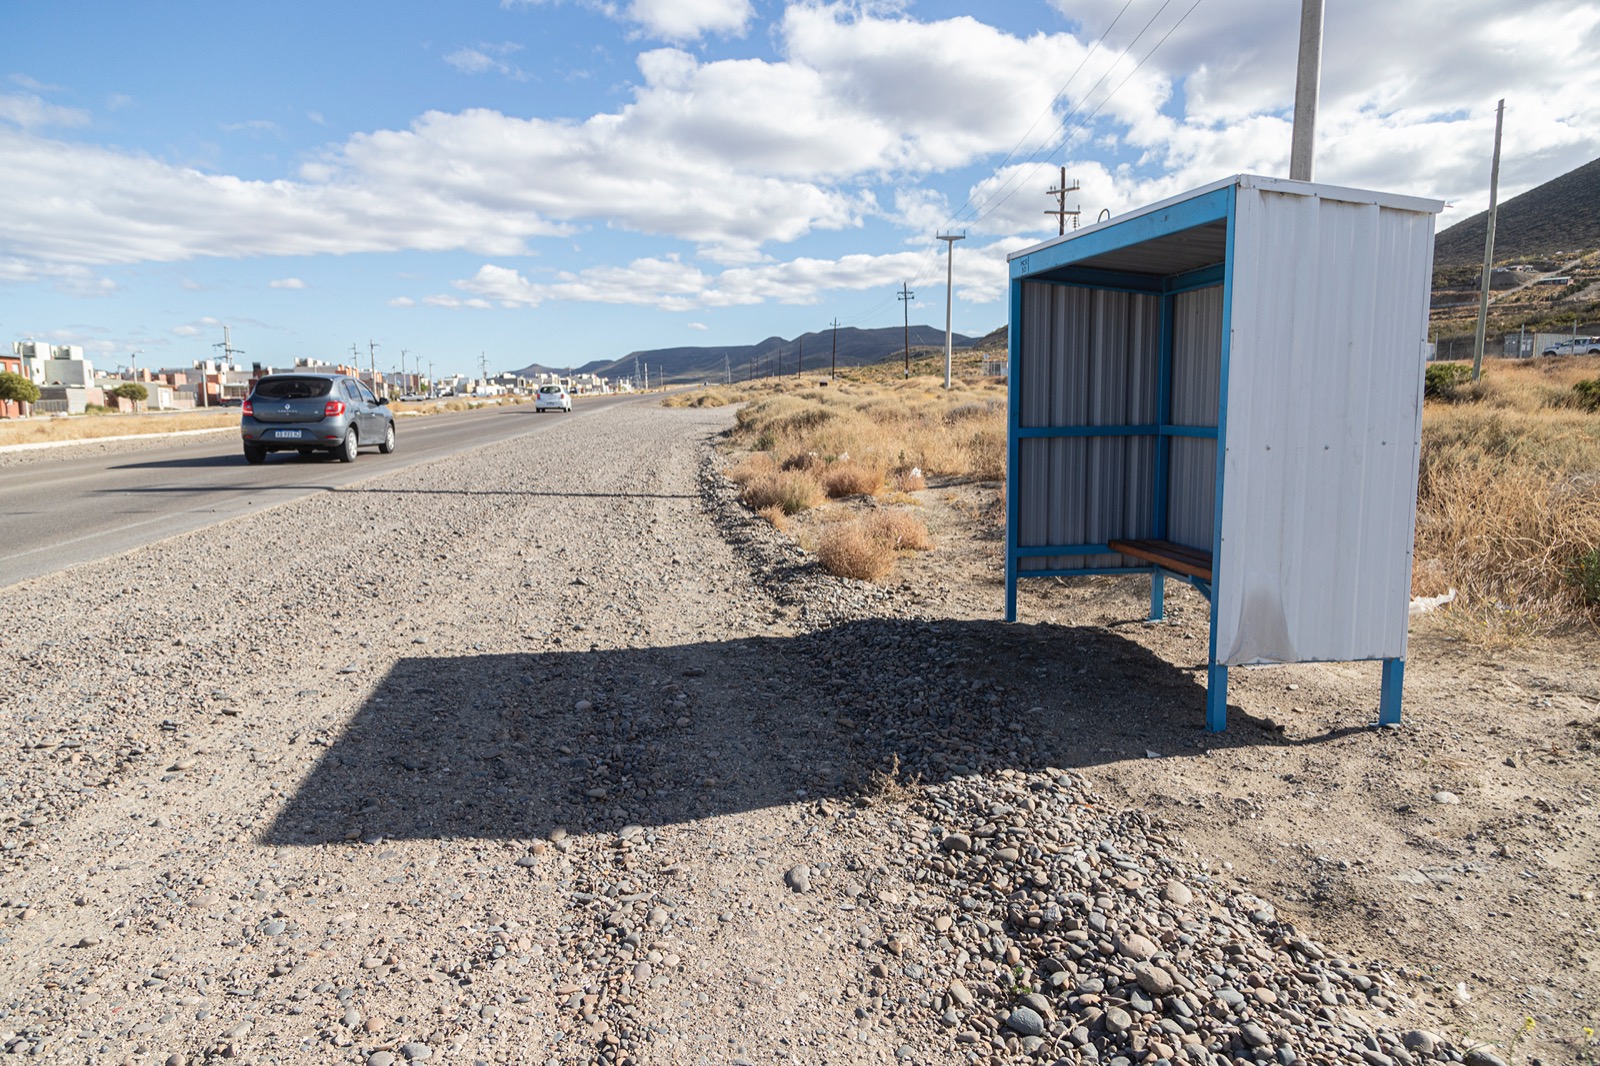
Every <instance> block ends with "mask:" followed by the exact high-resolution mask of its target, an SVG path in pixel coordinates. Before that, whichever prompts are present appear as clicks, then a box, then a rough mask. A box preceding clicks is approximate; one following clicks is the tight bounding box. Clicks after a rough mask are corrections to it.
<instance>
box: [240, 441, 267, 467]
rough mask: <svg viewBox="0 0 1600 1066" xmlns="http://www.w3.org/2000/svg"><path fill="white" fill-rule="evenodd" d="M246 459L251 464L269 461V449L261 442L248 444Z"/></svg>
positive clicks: (245, 452)
mask: <svg viewBox="0 0 1600 1066" xmlns="http://www.w3.org/2000/svg"><path fill="white" fill-rule="evenodd" d="M244 461H245V462H247V463H249V464H250V465H251V466H257V465H259V464H261V463H264V462H266V461H267V450H266V449H265V448H263V447H262V446H261V445H259V444H246V445H245V446H244Z"/></svg>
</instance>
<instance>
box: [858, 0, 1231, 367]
mask: <svg viewBox="0 0 1600 1066" xmlns="http://www.w3.org/2000/svg"><path fill="white" fill-rule="evenodd" d="M1202 2H1203V0H1194V3H1193V4H1191V5H1190V6H1189V9H1188V10H1187V11H1185V12H1184V13H1183V15H1182V16H1181V17H1180V18H1179V19H1178V20H1177V21H1176V22H1174V23H1173V24H1172V26H1171V28H1169V29H1168V30H1167V32H1166V33H1165V34H1163V35H1162V37H1161V39H1160V40H1159V41H1157V42H1156V43H1155V44H1154V45H1153V46H1152V47H1151V48H1150V50H1149V51H1148V52H1146V53H1145V55H1144V58H1143V59H1140V60H1139V61H1138V63H1136V64H1135V65H1134V67H1133V69H1132V70H1130V71H1129V72H1128V73H1127V75H1126V76H1124V77H1123V79H1122V80H1121V81H1119V82H1118V83H1117V84H1116V85H1115V86H1114V87H1113V88H1112V89H1111V91H1110V92H1108V93H1107V94H1106V95H1105V96H1104V97H1103V98H1102V99H1101V100H1100V102H1099V103H1098V104H1097V105H1096V106H1095V108H1094V110H1093V111H1090V112H1089V113H1088V114H1087V115H1084V116H1083V117H1082V118H1080V119H1079V120H1078V122H1077V124H1076V125H1074V126H1073V127H1072V128H1071V129H1070V130H1069V129H1067V126H1068V123H1070V122H1071V121H1072V119H1073V117H1074V116H1075V115H1077V114H1078V113H1079V111H1080V110H1081V109H1082V108H1083V106H1084V105H1085V104H1086V103H1087V102H1088V101H1089V100H1090V99H1092V98H1093V96H1094V94H1095V92H1096V90H1098V89H1099V88H1100V86H1101V85H1103V84H1104V83H1105V81H1106V79H1107V78H1108V77H1110V76H1111V74H1112V73H1113V72H1114V71H1115V70H1116V68H1117V67H1118V66H1119V65H1120V63H1121V61H1122V57H1121V56H1119V57H1118V59H1117V60H1116V62H1113V63H1112V64H1111V66H1109V67H1107V68H1106V71H1105V73H1103V74H1101V75H1100V77H1099V78H1098V79H1097V80H1096V81H1095V83H1094V84H1093V85H1091V86H1090V87H1089V89H1088V91H1087V92H1085V93H1084V94H1083V96H1082V98H1081V99H1080V100H1079V102H1078V103H1077V104H1074V105H1073V106H1072V108H1071V109H1069V110H1068V111H1067V113H1066V114H1065V115H1063V116H1062V118H1061V120H1060V122H1058V123H1057V124H1056V129H1055V131H1052V136H1051V137H1048V138H1046V139H1045V140H1044V142H1043V143H1042V144H1041V146H1040V147H1039V148H1037V149H1035V150H1034V151H1033V152H1032V153H1030V154H1029V156H1028V158H1027V160H1026V162H1028V163H1038V161H1039V158H1040V156H1041V154H1042V153H1043V152H1044V150H1045V148H1046V147H1047V146H1048V145H1050V144H1054V143H1062V144H1065V143H1067V142H1068V141H1070V140H1071V137H1072V136H1073V135H1074V134H1076V133H1078V132H1079V131H1080V130H1082V129H1083V128H1084V127H1085V126H1087V125H1088V123H1089V122H1091V121H1092V120H1093V119H1094V118H1095V116H1096V115H1098V114H1099V113H1100V112H1101V110H1102V109H1104V107H1105V105H1106V104H1107V103H1109V102H1110V101H1111V99H1112V98H1113V97H1114V96H1116V94H1117V93H1118V91H1120V90H1121V88H1122V87H1123V86H1124V85H1126V84H1127V83H1128V80H1129V79H1130V78H1132V77H1133V76H1134V75H1135V74H1137V73H1138V72H1139V70H1140V69H1141V68H1142V67H1143V66H1144V65H1145V63H1147V62H1149V60H1150V57H1151V56H1153V55H1155V53H1156V52H1157V51H1158V50H1159V49H1160V48H1161V46H1162V45H1163V44H1165V43H1166V41H1167V39H1168V38H1170V37H1171V36H1172V34H1173V33H1174V32H1176V31H1177V29H1178V27H1180V26H1182V25H1183V24H1184V22H1185V21H1187V20H1188V18H1189V16H1190V15H1192V14H1193V13H1194V11H1195V9H1196V8H1198V7H1199V6H1200V4H1201V3H1202ZM1130 3H1131V0H1130ZM1171 5H1172V0H1163V3H1162V4H1161V6H1160V7H1159V8H1157V9H1156V12H1155V14H1153V15H1151V16H1150V18H1149V19H1148V20H1147V21H1146V22H1145V24H1144V25H1143V26H1142V27H1141V28H1140V29H1139V32H1138V33H1137V34H1135V35H1134V36H1133V39H1132V40H1130V41H1129V42H1128V43H1127V44H1126V45H1124V46H1123V55H1127V54H1128V53H1129V52H1130V51H1131V49H1132V48H1133V47H1134V46H1135V45H1137V44H1138V43H1139V41H1140V40H1141V39H1142V38H1143V37H1144V36H1145V34H1146V33H1148V32H1149V30H1150V28H1151V27H1152V26H1153V25H1155V23H1156V21H1157V20H1158V19H1160V17H1161V15H1162V13H1163V12H1164V11H1166V9H1167V8H1168V7H1170V6H1171ZM1128 6H1129V4H1128V3H1125V4H1124V5H1123V7H1122V9H1121V10H1120V11H1118V13H1117V17H1116V18H1115V19H1113V20H1112V22H1111V25H1109V26H1107V27H1106V29H1105V32H1104V33H1102V34H1101V35H1100V38H1099V39H1098V40H1097V41H1096V42H1095V45H1094V47H1093V48H1092V49H1091V50H1090V52H1089V53H1088V54H1087V55H1085V56H1084V58H1083V60H1082V61H1081V62H1080V63H1079V65H1078V69H1077V70H1074V72H1073V74H1072V76H1071V77H1069V78H1068V79H1067V82H1066V84H1065V85H1063V86H1062V90H1061V93H1064V92H1065V91H1066V89H1067V88H1068V87H1069V86H1070V85H1071V84H1072V82H1073V81H1074V80H1075V79H1076V78H1077V75H1078V73H1079V72H1080V71H1081V70H1082V69H1083V67H1084V66H1085V65H1086V64H1087V63H1088V61H1089V59H1090V57H1091V56H1092V55H1093V54H1094V52H1095V51H1097V50H1098V49H1099V47H1100V45H1101V44H1103V43H1104V42H1105V39H1106V37H1108V36H1109V35H1110V33H1111V31H1112V30H1113V29H1115V28H1116V25H1117V23H1118V22H1120V21H1121V19H1122V16H1123V14H1125V13H1126V12H1127V9H1128ZM1061 93H1058V94H1057V95H1056V97H1053V98H1052V99H1051V103H1050V107H1047V108H1046V112H1048V111H1049V110H1050V108H1052V107H1054V105H1055V100H1056V99H1059V97H1060V95H1061ZM1035 124H1037V120H1035ZM1031 131H1032V127H1029V132H1031ZM1057 132H1059V133H1061V134H1062V135H1061V136H1060V137H1059V138H1057V137H1055V136H1054V134H1055V133H1057ZM1026 140H1027V134H1024V135H1023V138H1022V140H1021V141H1019V142H1018V147H1020V146H1021V144H1022V143H1023V142H1025V141H1026ZM1016 150H1017V149H1016V148H1013V149H1012V151H1011V152H1009V153H1007V155H1006V157H1005V159H1003V160H1002V162H1001V164H1000V166H1003V165H1004V164H1005V163H1006V162H1009V160H1010V159H1011V158H1012V156H1013V155H1014V154H1015V152H1016ZM1024 165H1026V164H1024ZM997 169H998V167H997ZM1039 169H1040V168H1039V167H1038V166H1035V167H1033V169H1031V170H1029V171H1028V172H1027V173H1026V174H1022V173H1020V168H1019V173H1016V174H1013V175H1012V176H1011V177H1009V178H1007V179H1006V180H1005V181H1004V182H1002V183H1001V185H1000V188H999V190H997V191H996V192H995V193H993V194H991V195H990V197H989V198H987V199H986V200H984V202H983V204H982V205H981V206H979V207H978V208H976V209H975V213H974V214H973V215H972V217H971V218H970V219H967V220H966V221H967V224H968V225H969V226H972V225H976V224H977V223H978V222H981V221H982V220H983V219H985V218H988V217H989V216H990V215H992V214H994V213H995V211H997V210H999V208H1000V207H1002V206H1003V205H1004V204H1005V203H1006V202H1007V201H1008V200H1010V198H1011V197H1012V196H1013V195H1015V194H1016V192H1017V190H1018V188H1020V187H1021V185H1022V184H1023V183H1024V182H1031V181H1032V180H1033V177H1034V175H1036V174H1037V173H1038V172H1039ZM971 206H973V198H972V197H971V196H968V197H967V200H966V201H965V202H964V203H963V204H962V205H961V207H960V208H958V209H957V210H956V211H955V213H954V214H952V215H951V217H950V218H948V219H946V220H945V225H944V226H941V227H940V229H945V228H948V227H950V226H951V225H952V224H954V223H956V222H959V221H961V220H962V215H963V214H964V213H965V212H966V211H967V208H969V207H971ZM937 257H938V243H937V241H935V242H933V243H930V244H927V245H925V246H923V248H922V250H921V262H920V264H919V266H918V268H917V271H916V272H915V274H914V275H913V279H912V282H911V283H914V284H919V285H920V284H922V283H924V282H926V281H928V280H929V279H931V278H932V276H933V270H934V269H935V264H936V262H937ZM887 303H888V301H887V300H886V299H885V300H879V301H877V302H875V303H873V304H872V305H870V306H869V307H867V308H866V309H865V310H863V311H862V312H861V313H860V314H858V315H856V316H854V317H852V318H849V319H847V320H846V321H847V322H852V323H853V322H859V321H862V320H864V319H866V318H869V317H872V316H875V315H877V314H878V313H879V312H880V311H881V310H882V309H883V307H884V306H885V305H886V304H887ZM908 373H909V367H908Z"/></svg>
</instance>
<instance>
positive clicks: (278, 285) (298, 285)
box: [267, 278, 306, 289]
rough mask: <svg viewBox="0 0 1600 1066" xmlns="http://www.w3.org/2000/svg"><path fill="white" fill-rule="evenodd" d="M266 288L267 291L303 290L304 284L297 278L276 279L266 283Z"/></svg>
mask: <svg viewBox="0 0 1600 1066" xmlns="http://www.w3.org/2000/svg"><path fill="white" fill-rule="evenodd" d="M267 287H268V288H269V289H303V288H305V287H306V283H305V282H303V281H301V280H300V279H299V278H278V279H276V280H274V281H269V282H267Z"/></svg>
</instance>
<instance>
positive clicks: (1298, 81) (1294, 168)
mask: <svg viewBox="0 0 1600 1066" xmlns="http://www.w3.org/2000/svg"><path fill="white" fill-rule="evenodd" d="M1322 4H1323V0H1300V66H1299V68H1298V70H1297V72H1296V74H1295V80H1294V135H1293V137H1292V139H1291V141H1290V146H1289V177H1290V178H1291V179H1293V180H1294V181H1310V180H1311V157H1312V155H1313V154H1314V153H1315V149H1316V139H1317V94H1318V92H1319V91H1320V89H1321V85H1322Z"/></svg>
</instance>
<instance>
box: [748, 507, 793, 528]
mask: <svg viewBox="0 0 1600 1066" xmlns="http://www.w3.org/2000/svg"><path fill="white" fill-rule="evenodd" d="M756 513H757V514H759V515H760V516H761V517H762V518H765V519H766V520H767V522H768V523H770V524H771V526H772V528H773V529H776V530H777V531H778V532H779V533H786V532H788V530H789V516H788V515H786V514H784V513H783V508H782V507H779V506H778V505H777V504H773V505H772V506H771V507H763V508H761V510H759V511H757V512H756Z"/></svg>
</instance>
